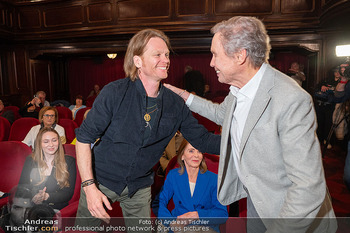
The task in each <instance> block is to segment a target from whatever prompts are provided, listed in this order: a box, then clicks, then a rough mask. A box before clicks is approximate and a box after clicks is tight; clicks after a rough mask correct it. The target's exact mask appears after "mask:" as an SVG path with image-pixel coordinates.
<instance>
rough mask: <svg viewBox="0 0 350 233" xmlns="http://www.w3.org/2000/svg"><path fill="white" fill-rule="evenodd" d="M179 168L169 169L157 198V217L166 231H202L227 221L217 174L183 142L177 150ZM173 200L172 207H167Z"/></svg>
mask: <svg viewBox="0 0 350 233" xmlns="http://www.w3.org/2000/svg"><path fill="white" fill-rule="evenodd" d="M177 161H178V164H179V165H180V167H179V168H176V169H173V170H171V171H170V172H169V173H168V175H167V177H166V180H165V183H164V186H163V189H162V191H161V193H160V195H159V210H158V218H159V219H160V222H161V223H162V225H164V227H165V228H166V230H169V231H175V232H176V231H185V232H186V231H187V232H188V231H193V230H194V227H196V230H195V231H198V230H200V229H202V231H203V232H208V231H212V230H215V231H216V232H219V225H220V224H223V223H225V222H226V220H227V217H228V213H227V207H226V206H223V205H221V204H220V203H219V201H218V200H217V175H216V174H215V173H212V172H210V171H208V170H207V165H206V163H205V160H204V159H203V154H202V153H201V152H200V151H198V150H197V149H195V148H194V147H193V146H192V145H191V144H190V143H188V142H187V141H186V140H185V139H184V140H183V142H182V144H181V145H180V147H179V151H178V159H177ZM171 198H172V199H173V202H174V204H175V208H174V209H173V210H172V211H169V210H168V208H167V206H168V203H169V201H170V199H171Z"/></svg>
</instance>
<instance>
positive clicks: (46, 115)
mask: <svg viewBox="0 0 350 233" xmlns="http://www.w3.org/2000/svg"><path fill="white" fill-rule="evenodd" d="M43 116H44V117H47V118H49V117H55V115H49V114H45V115H43Z"/></svg>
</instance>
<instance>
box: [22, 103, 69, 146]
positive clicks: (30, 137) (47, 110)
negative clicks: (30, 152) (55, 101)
mask: <svg viewBox="0 0 350 233" xmlns="http://www.w3.org/2000/svg"><path fill="white" fill-rule="evenodd" d="M39 121H40V124H39V125H36V126H33V127H32V128H31V129H30V131H29V132H28V134H27V136H26V137H25V138H24V140H23V141H22V142H23V143H25V144H27V145H28V146H31V147H32V148H33V149H34V146H35V139H36V137H37V135H38V133H39V130H40V129H42V128H44V127H50V128H53V129H55V130H56V131H57V133H58V134H59V136H60V137H59V138H60V140H61V142H62V144H65V143H66V133H65V131H64V128H63V127H62V126H60V125H58V124H57V122H58V112H57V109H56V108H55V107H51V106H49V107H43V108H42V109H41V110H40V112H39Z"/></svg>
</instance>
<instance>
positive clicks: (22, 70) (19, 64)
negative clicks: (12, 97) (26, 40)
mask: <svg viewBox="0 0 350 233" xmlns="http://www.w3.org/2000/svg"><path fill="white" fill-rule="evenodd" d="M27 61H28V57H27V52H26V50H25V48H17V49H15V70H16V89H17V92H16V93H18V94H29V93H28V91H29V89H28V87H31V84H30V80H29V77H28V67H27Z"/></svg>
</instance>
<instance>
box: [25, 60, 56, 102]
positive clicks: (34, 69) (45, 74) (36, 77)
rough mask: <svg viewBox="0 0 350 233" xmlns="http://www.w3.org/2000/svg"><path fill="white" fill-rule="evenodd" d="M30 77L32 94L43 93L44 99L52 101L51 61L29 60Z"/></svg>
mask: <svg viewBox="0 0 350 233" xmlns="http://www.w3.org/2000/svg"><path fill="white" fill-rule="evenodd" d="M30 66H31V75H32V80H33V93H35V92H36V91H40V90H41V91H45V92H46V99H47V100H48V101H49V102H50V101H52V89H53V88H52V71H51V61H46V60H33V59H31V60H30Z"/></svg>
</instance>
